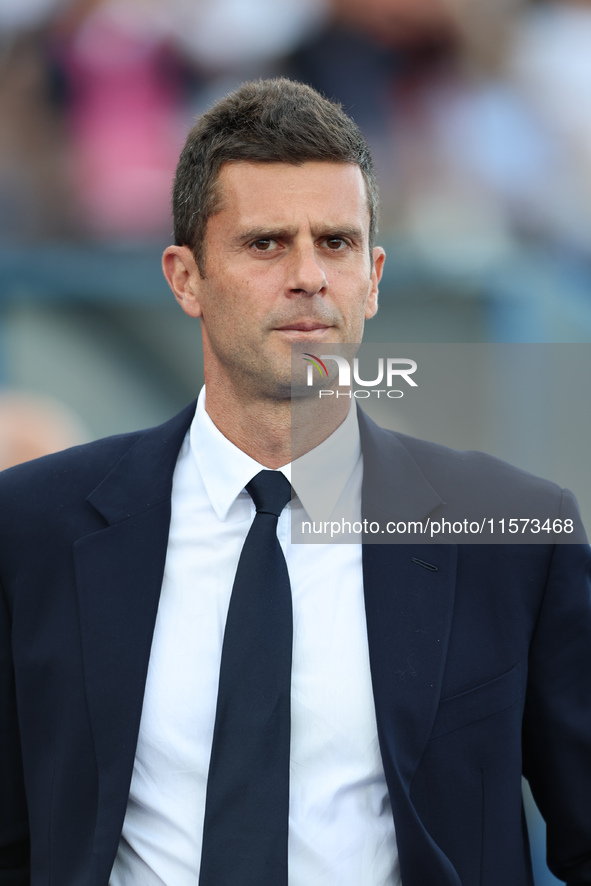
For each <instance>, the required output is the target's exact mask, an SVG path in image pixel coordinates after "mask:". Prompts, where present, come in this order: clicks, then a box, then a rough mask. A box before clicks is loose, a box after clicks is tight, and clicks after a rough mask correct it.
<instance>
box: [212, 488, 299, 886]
mask: <svg viewBox="0 0 591 886" xmlns="http://www.w3.org/2000/svg"><path fill="white" fill-rule="evenodd" d="M246 489H247V491H248V492H249V494H250V495H251V497H252V500H253V501H254V504H255V507H256V516H255V518H254V522H253V524H252V526H251V528H250V531H249V533H248V535H247V536H246V541H245V542H244V547H243V548H242V553H241V555H240V560H239V561H238V569H237V571H236V578H235V579H234V586H233V588H232V596H231V598H230V607H229V610H228V618H227V620H226V628H225V632H224V642H223V646H222V661H221V665H220V683H219V689H218V700H217V709H216V717H215V727H214V735H213V745H212V751H211V760H210V764H209V775H208V779H207V796H206V804H205V822H204V826H203V850H202V854H201V872H200V875H199V886H287V835H288V819H289V742H290V690H291V649H292V636H293V627H292V608H291V588H290V584H289V576H288V574H287V565H286V563H285V557H284V556H283V551H282V550H281V546H280V544H279V541H278V539H277V520H278V518H279V515H280V514H281V511H282V510H283V508H284V507H285V505H286V504H287V502H288V501H289V500H290V498H291V486H290V484H289V482H288V481H287V480H286V478H285V477H284V475H283V474H282V473H281V472H279V471H261V472H260V473H259V474H257V476H256V477H254V479H253V480H251V482H250V483H249V484H248V485H247V487H246Z"/></svg>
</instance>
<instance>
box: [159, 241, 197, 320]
mask: <svg viewBox="0 0 591 886" xmlns="http://www.w3.org/2000/svg"><path fill="white" fill-rule="evenodd" d="M162 271H163V273H164V276H165V277H166V281H167V283H168V285H169V286H170V288H171V289H172V291H173V293H174V297H175V298H176V300H177V302H178V303H179V305H180V306H181V308H182V309H183V311H184V312H185V314H188V315H189V317H200V316H201V314H202V310H201V302H200V298H199V295H200V291H201V285H200V284H201V279H202V278H201V276H200V274H199V269H198V267H197V262H196V261H195V258H194V256H193V253H192V252H191V250H190V249H189V247H188V246H168V247H167V248H166V249H165V250H164V255H163V256H162Z"/></svg>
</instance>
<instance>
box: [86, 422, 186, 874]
mask: <svg viewBox="0 0 591 886" xmlns="http://www.w3.org/2000/svg"><path fill="white" fill-rule="evenodd" d="M193 412H194V406H192V407H190V408H189V409H188V410H185V411H184V412H183V413H181V415H179V416H177V417H176V418H175V419H173V420H172V421H171V422H168V423H167V424H166V425H163V426H162V427H160V428H155V429H153V430H150V431H146V432H145V433H144V434H143V435H141V436H140V437H139V439H137V440H136V442H135V443H134V444H133V445H132V446H131V448H130V449H129V450H128V451H127V453H126V454H125V455H124V456H123V458H122V459H121V460H120V461H119V462H118V464H117V465H116V466H115V467H114V468H113V470H112V471H111V472H110V473H109V474H108V475H107V476H106V477H105V479H104V480H103V481H102V482H101V483H100V484H99V486H97V487H96V489H95V490H94V491H93V492H92V493H91V494H90V496H89V497H88V501H89V502H90V503H91V504H92V505H93V506H94V507H95V509H96V510H97V511H99V512H100V513H101V514H102V516H103V518H104V519H105V520H106V522H107V524H108V525H107V527H106V528H105V529H103V530H101V531H99V532H95V533H92V534H91V535H88V536H85V537H83V538H80V539H78V541H77V542H76V543H75V544H74V561H75V569H76V587H77V592H78V601H79V608H80V625H81V637H82V655H83V663H84V673H85V681H86V688H87V697H88V706H89V713H90V718H91V723H92V729H93V736H94V741H95V752H96V758H97V763H98V772H99V809H98V817H97V822H96V829H95V853H96V854H97V856H98V858H99V859H100V860H101V861H100V862H99V864H100V863H101V862H102V860H103V859H104V860H105V861H104V863H105V871H103V872H102V873H101V872H98V881H99V882H102V881H104V882H106V878H107V877H108V873H109V870H110V867H109V870H106V868H107V867H108V865H112V863H113V859H114V855H115V852H116V849H117V843H118V840H119V835H120V833H121V827H122V825H123V818H124V816H125V809H126V805H127V798H128V793H129V785H130V781H131V775H132V771H133V761H134V756H135V748H136V744H137V737H138V731H139V723H140V717H141V710H142V701H143V694H144V686H145V680H146V674H147V669H148V661H149V656H150V646H151V642H152V634H153V630H154V624H155V620H156V613H157V609H158V600H159V596H160V587H161V584H162V576H163V572H164V564H165V560H166V549H167V542H168V529H169V524H170V493H171V485H172V475H173V471H174V467H175V464H176V459H177V455H178V451H179V448H180V445H181V443H182V440H183V438H184V436H185V433H186V430H187V427H188V425H189V423H190V421H191V417H192V415H193ZM101 877H102V878H103V879H102V880H101Z"/></svg>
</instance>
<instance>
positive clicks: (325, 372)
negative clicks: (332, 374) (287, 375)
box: [302, 354, 328, 384]
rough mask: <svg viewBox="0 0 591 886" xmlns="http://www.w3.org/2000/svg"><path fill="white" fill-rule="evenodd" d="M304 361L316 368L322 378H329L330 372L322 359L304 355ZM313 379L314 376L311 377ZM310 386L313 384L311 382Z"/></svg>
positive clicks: (312, 355)
mask: <svg viewBox="0 0 591 886" xmlns="http://www.w3.org/2000/svg"><path fill="white" fill-rule="evenodd" d="M302 359H303V360H305V361H306V363H311V364H312V366H315V367H316V369H317V370H318V372H319V373H320V375H321V376H322V378H328V370H327V368H326V366H325V365H324V363H323V362H322V360H321V359H320V357H315V356H314V354H302ZM308 371H310V370H308ZM311 378H312V376H310V379H311ZM308 384H311V382H308Z"/></svg>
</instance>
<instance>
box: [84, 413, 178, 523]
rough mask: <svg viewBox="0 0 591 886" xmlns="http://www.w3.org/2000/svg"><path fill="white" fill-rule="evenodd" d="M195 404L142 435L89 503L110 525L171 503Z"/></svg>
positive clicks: (92, 494) (95, 490)
mask: <svg viewBox="0 0 591 886" xmlns="http://www.w3.org/2000/svg"><path fill="white" fill-rule="evenodd" d="M194 414H195V403H191V405H190V406H188V407H187V408H186V409H184V410H183V411H182V412H180V413H179V414H178V415H176V416H175V417H174V418H172V419H171V420H170V421H167V422H166V423H165V424H163V425H159V426H158V427H156V428H150V429H149V430H147V431H143V432H140V433H139V434H138V435H137V436H136V439H135V442H134V443H132V445H131V446H130V448H129V449H128V450H127V451H126V453H125V454H124V455H123V456H122V458H121V459H120V460H119V461H118V462H117V464H116V465H115V467H114V468H113V469H112V470H111V471H110V472H109V473H108V474H107V476H106V477H105V478H104V480H102V481H101V482H100V483H99V485H98V486H97V487H96V488H95V489H94V490H93V491H92V492H91V493H90V495H89V496H88V501H89V502H90V503H91V504H92V505H93V506H94V507H95V508H96V510H97V511H98V512H99V513H100V514H102V516H103V517H104V518H105V520H106V521H107V523H109V524H115V523H120V522H121V521H122V520H126V519H128V518H130V517H134V516H137V515H138V514H142V513H144V512H145V511H147V510H149V509H150V508H152V507H154V506H155V505H157V504H160V503H162V502H165V501H168V502H169V503H170V492H171V488H172V475H173V473H174V468H175V465H176V460H177V456H178V453H179V449H180V448H181V445H182V442H183V440H184V438H185V434H186V433H187V430H188V429H189V425H190V424H191V420H192V418H193V415H194Z"/></svg>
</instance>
